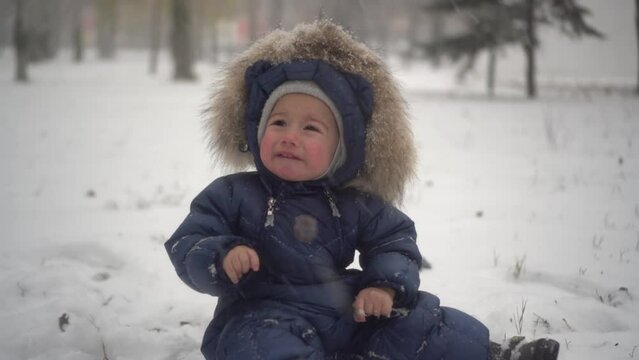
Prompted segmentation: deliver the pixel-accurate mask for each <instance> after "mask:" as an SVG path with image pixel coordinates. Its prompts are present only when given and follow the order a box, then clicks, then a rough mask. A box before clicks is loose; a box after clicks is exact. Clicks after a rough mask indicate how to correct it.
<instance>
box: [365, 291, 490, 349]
mask: <svg viewBox="0 0 639 360" xmlns="http://www.w3.org/2000/svg"><path fill="white" fill-rule="evenodd" d="M362 325H363V326H362V327H361V328H360V329H358V332H357V334H356V337H355V343H354V347H353V350H355V351H356V352H357V353H358V354H359V355H360V356H361V357H363V358H364V359H393V360H404V359H406V360H408V359H412V360H414V359H419V360H440V359H445V360H468V359H473V360H486V359H489V358H490V355H489V354H490V351H489V345H488V344H489V340H488V329H487V328H486V327H485V326H484V325H483V324H482V323H480V322H479V321H478V320H476V319H475V318H473V317H471V316H470V315H468V314H465V313H463V312H461V311H459V310H456V309H452V308H446V307H440V306H439V299H438V298H437V297H436V296H435V295H432V294H429V293H427V292H423V291H420V292H419V300H418V304H417V307H416V308H415V309H413V310H411V311H410V312H408V311H407V312H406V313H404V312H399V313H398V314H394V315H392V316H391V318H390V319H379V320H377V319H368V320H367V322H366V323H364V324H362Z"/></svg>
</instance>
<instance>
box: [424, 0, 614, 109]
mask: <svg viewBox="0 0 639 360" xmlns="http://www.w3.org/2000/svg"><path fill="white" fill-rule="evenodd" d="M424 10H425V11H427V12H430V13H435V14H438V15H441V14H442V13H457V14H458V15H460V16H461V17H462V18H463V19H464V22H465V31H464V32H462V33H460V34H457V35H454V36H444V37H440V38H437V39H434V40H433V41H430V42H427V43H424V44H422V47H423V48H424V50H425V52H426V56H427V57H429V58H431V59H434V60H438V59H439V58H441V57H442V56H446V57H448V58H450V59H451V60H453V61H454V62H458V61H462V60H464V65H463V66H462V68H461V70H460V76H463V75H464V74H465V73H466V72H467V71H468V70H470V69H472V68H473V67H474V65H475V59H476V58H477V56H478V55H479V54H480V53H481V52H482V51H488V52H489V70H488V73H489V75H488V76H487V81H488V85H487V87H488V92H489V93H492V91H493V86H494V77H495V68H496V65H495V62H496V56H495V54H496V52H497V51H498V49H499V48H501V47H503V46H510V45H521V46H522V48H523V50H524V53H525V56H526V63H527V66H526V94H527V96H528V97H529V98H534V97H536V95H537V85H536V58H535V51H536V48H537V47H538V46H539V40H538V38H537V25H538V24H539V25H545V26H555V27H558V28H559V29H560V30H561V31H562V33H564V34H566V35H568V36H571V37H574V38H580V37H582V36H592V37H597V38H603V34H602V33H601V32H599V31H598V30H597V29H595V28H594V27H592V26H591V25H589V24H588V23H587V22H586V21H585V19H584V18H585V17H586V16H587V15H590V11H589V10H588V9H587V8H585V7H583V6H581V5H579V4H577V2H576V0H510V1H506V0H431V2H430V3H429V5H427V6H425V7H424Z"/></svg>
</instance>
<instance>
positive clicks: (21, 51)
mask: <svg viewBox="0 0 639 360" xmlns="http://www.w3.org/2000/svg"><path fill="white" fill-rule="evenodd" d="M15 14H16V16H15V21H14V26H13V46H14V48H15V55H16V76H15V80H16V81H18V82H27V81H29V75H28V72H27V70H28V69H27V67H28V64H29V55H28V52H29V34H28V32H27V29H26V27H25V25H24V0H15Z"/></svg>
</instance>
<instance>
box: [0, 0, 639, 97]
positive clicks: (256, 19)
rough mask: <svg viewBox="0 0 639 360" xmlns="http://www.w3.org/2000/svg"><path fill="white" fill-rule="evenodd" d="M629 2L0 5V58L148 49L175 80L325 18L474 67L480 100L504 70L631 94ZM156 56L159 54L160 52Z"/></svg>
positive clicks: (24, 77)
mask: <svg viewBox="0 0 639 360" xmlns="http://www.w3.org/2000/svg"><path fill="white" fill-rule="evenodd" d="M637 3H638V2H637V0H613V1H601V0H581V1H577V0H510V1H507V0H396V1H383V0H347V1H339V0H322V1H311V0H301V1H297V0H296V1H293V0H261V1H258V0H235V1H233V0H129V1H123V0H0V56H9V55H8V54H7V53H8V50H9V49H13V53H14V54H15V55H16V62H15V64H16V66H15V69H14V71H15V76H14V77H15V79H16V80H17V81H28V80H29V79H30V77H29V66H30V65H31V66H35V65H37V64H38V63H41V62H46V61H48V60H51V59H54V58H56V57H60V56H66V57H68V58H69V61H74V62H78V63H82V62H83V61H85V59H86V58H87V57H89V58H98V59H104V60H116V59H117V58H118V53H121V52H123V51H127V50H131V49H137V50H144V51H147V52H148V71H149V73H151V74H154V73H156V72H157V71H158V70H157V69H158V67H159V66H160V64H161V63H162V61H164V62H166V64H164V65H163V66H170V67H171V68H172V70H173V77H174V78H175V79H177V80H194V79H196V78H197V75H198V74H196V71H195V70H194V64H196V63H198V62H209V63H218V62H223V61H226V60H228V59H229V58H230V57H232V56H233V55H234V54H237V53H238V52H240V51H242V50H243V49H245V48H246V47H247V46H248V45H249V44H250V43H251V42H252V41H254V40H255V39H257V38H258V37H260V36H261V35H263V34H265V33H267V32H269V31H272V30H274V29H276V28H283V29H290V28H292V27H293V26H294V25H295V24H297V23H299V22H308V21H313V20H316V19H321V18H330V19H333V21H335V22H337V23H339V24H341V25H343V26H344V27H345V28H347V29H349V30H350V31H351V32H352V33H353V34H354V35H355V36H356V37H357V38H358V39H360V40H362V41H364V42H365V43H367V44H368V45H369V46H371V47H373V48H374V49H376V50H378V51H379V52H380V54H381V55H382V56H385V57H389V56H390V57H393V58H395V59H398V61H400V62H401V64H403V65H408V64H410V63H413V62H423V61H428V63H429V64H431V65H433V66H435V67H439V66H454V67H455V70H456V71H455V74H456V75H455V76H456V77H457V80H459V81H462V80H464V79H465V77H466V76H467V75H468V74H472V73H477V72H479V73H481V74H482V76H481V77H482V78H483V79H484V80H482V81H484V82H485V84H484V90H485V92H486V93H487V94H488V95H492V94H494V92H495V87H496V86H497V85H496V83H497V81H498V78H499V76H500V73H503V72H504V67H506V72H508V73H512V72H517V74H518V78H517V79H509V80H508V81H510V82H511V83H512V82H517V84H518V86H519V87H520V88H521V91H522V93H524V94H525V95H526V96H528V97H531V98H532V97H536V96H537V92H538V90H537V87H538V85H537V83H538V82H539V81H540V80H539V79H538V77H539V75H538V73H540V72H541V74H542V75H541V76H542V77H544V76H545V77H553V76H554V77H555V78H557V77H558V76H560V75H561V76H563V77H565V76H570V77H572V78H573V79H574V78H581V79H582V82H588V81H590V82H591V83H592V82H593V81H595V80H594V78H593V77H592V76H591V75H592V74H593V73H597V81H598V82H601V79H602V78H605V79H606V81H605V82H606V84H605V86H607V87H608V88H610V87H612V88H614V89H617V90H619V89H620V88H622V89H623V90H624V91H627V90H634V91H636V90H639V88H638V87H637V77H638V76H639V75H637V70H636V68H637V61H638V60H637V41H638V40H637V39H638V37H637V35H636V34H637V28H636V26H637V25H636V21H637V20H636V18H637V14H636V11H637V9H636V8H637ZM568 49H569V51H571V52H572V53H573V54H574V53H576V54H577V56H576V57H577V58H579V59H580V60H579V61H580V62H581V64H575V63H574V62H573V61H566V59H565V58H564V57H563V56H562V53H563V52H565V51H566V50H568ZM162 54H167V55H169V56H166V59H163V57H162ZM580 54H581V55H580ZM513 59H514V60H513ZM509 66H510V67H513V66H516V67H518V68H517V69H516V70H513V69H508V67H509ZM500 70H501V71H500ZM31 80H33V79H31ZM542 81H543V79H542ZM511 85H512V84H511ZM590 85H592V84H590ZM598 86H604V85H601V84H598ZM608 90H610V89H608Z"/></svg>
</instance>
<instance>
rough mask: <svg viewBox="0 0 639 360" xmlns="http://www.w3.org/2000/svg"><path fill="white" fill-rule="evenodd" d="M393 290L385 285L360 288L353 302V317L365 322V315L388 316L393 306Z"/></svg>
mask: <svg viewBox="0 0 639 360" xmlns="http://www.w3.org/2000/svg"><path fill="white" fill-rule="evenodd" d="M394 298H395V290H393V289H391V288H387V287H369V288H366V289H362V290H361V291H360V292H359V294H357V297H355V302H354V303H353V319H354V320H355V321H356V322H366V316H371V315H372V316H376V317H380V316H382V315H383V316H386V317H389V316H390V313H391V309H392V308H393V299H394Z"/></svg>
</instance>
